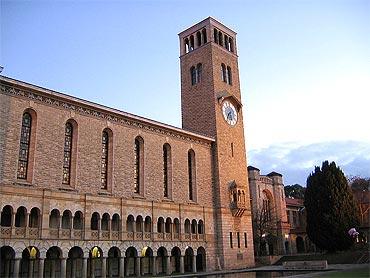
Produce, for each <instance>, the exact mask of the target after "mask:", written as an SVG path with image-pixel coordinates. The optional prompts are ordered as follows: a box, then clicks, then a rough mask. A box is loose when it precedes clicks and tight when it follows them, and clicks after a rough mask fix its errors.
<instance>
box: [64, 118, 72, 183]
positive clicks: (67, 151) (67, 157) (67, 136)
mask: <svg viewBox="0 0 370 278" xmlns="http://www.w3.org/2000/svg"><path fill="white" fill-rule="evenodd" d="M72 137H73V126H72V124H71V123H70V122H67V123H66V125H65V130H64V159H63V184H70V182H71V164H72V161H71V160H72V139H73V138H72Z"/></svg>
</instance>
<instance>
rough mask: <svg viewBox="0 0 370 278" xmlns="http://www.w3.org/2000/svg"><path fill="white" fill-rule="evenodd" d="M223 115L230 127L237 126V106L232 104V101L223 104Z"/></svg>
mask: <svg viewBox="0 0 370 278" xmlns="http://www.w3.org/2000/svg"><path fill="white" fill-rule="evenodd" d="M222 114H223V115H224V118H225V121H226V122H227V123H228V124H229V125H231V126H234V125H236V122H237V121H238V113H237V112H236V108H235V106H234V105H233V104H232V103H230V101H224V103H223V104H222Z"/></svg>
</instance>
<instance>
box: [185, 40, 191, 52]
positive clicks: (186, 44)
mask: <svg viewBox="0 0 370 278" xmlns="http://www.w3.org/2000/svg"><path fill="white" fill-rule="evenodd" d="M184 47H185V53H188V52H189V48H190V46H189V39H187V38H186V39H185V40H184Z"/></svg>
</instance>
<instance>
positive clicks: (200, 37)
mask: <svg viewBox="0 0 370 278" xmlns="http://www.w3.org/2000/svg"><path fill="white" fill-rule="evenodd" d="M201 45H202V35H201V33H200V31H198V32H197V47H199V46H201Z"/></svg>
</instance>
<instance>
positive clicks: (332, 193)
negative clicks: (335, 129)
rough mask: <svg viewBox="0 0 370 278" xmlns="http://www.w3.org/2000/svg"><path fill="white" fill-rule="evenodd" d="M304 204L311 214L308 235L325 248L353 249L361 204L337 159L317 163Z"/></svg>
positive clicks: (334, 249)
mask: <svg viewBox="0 0 370 278" xmlns="http://www.w3.org/2000/svg"><path fill="white" fill-rule="evenodd" d="M304 205H305V207H306V213H307V234H308V237H309V238H310V240H311V241H312V242H313V243H314V244H316V246H318V247H319V248H321V249H323V250H328V251H330V252H335V251H339V250H346V249H348V248H350V246H351V245H352V243H353V241H354V240H353V238H351V237H350V236H349V235H348V231H349V229H351V228H356V227H358V224H359V213H358V207H357V204H356V202H355V200H354V198H353V195H352V192H351V190H350V188H349V186H348V182H347V179H346V177H345V176H344V174H343V172H342V171H341V170H340V168H339V167H337V166H336V164H335V163H334V162H331V163H330V164H329V162H328V161H324V162H323V163H322V167H321V169H320V167H318V166H316V167H315V170H314V172H313V173H311V174H310V175H309V177H308V178H307V188H306V192H305V199H304Z"/></svg>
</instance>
